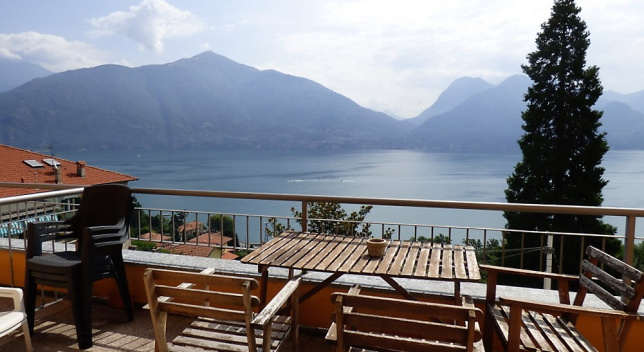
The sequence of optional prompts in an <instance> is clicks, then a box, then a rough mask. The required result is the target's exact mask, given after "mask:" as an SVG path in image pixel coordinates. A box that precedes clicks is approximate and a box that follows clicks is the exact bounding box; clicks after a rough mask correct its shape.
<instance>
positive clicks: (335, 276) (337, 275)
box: [300, 272, 343, 304]
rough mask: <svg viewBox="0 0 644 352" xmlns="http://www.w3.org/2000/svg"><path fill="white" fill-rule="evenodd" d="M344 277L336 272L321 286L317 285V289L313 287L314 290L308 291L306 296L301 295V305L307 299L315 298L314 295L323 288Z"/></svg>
mask: <svg viewBox="0 0 644 352" xmlns="http://www.w3.org/2000/svg"><path fill="white" fill-rule="evenodd" d="M342 275H343V273H338V272H335V273H333V274H331V276H329V277H327V278H326V279H324V281H322V282H320V283H319V284H317V285H315V287H313V288H312V289H310V290H308V291H306V293H305V294H303V295H300V304H302V302H304V301H306V300H307V299H309V298H311V296H313V295H314V294H316V293H318V292H320V291H321V290H322V289H323V288H325V287H327V286H329V284H330V283H332V282H333V281H335V280H337V279H338V278H339V277H340V276H342Z"/></svg>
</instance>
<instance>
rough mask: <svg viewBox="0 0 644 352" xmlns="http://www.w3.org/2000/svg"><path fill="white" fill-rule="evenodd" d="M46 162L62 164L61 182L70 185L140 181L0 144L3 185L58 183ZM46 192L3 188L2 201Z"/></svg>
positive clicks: (81, 162)
mask: <svg viewBox="0 0 644 352" xmlns="http://www.w3.org/2000/svg"><path fill="white" fill-rule="evenodd" d="M43 159H54V160H56V161H57V162H58V163H60V165H58V169H59V170H60V183H63V184H69V185H79V186H89V185H96V184H105V183H117V182H118V183H123V182H129V181H135V180H138V178H136V177H134V176H129V175H125V174H122V173H118V172H114V171H109V170H105V169H100V168H97V167H93V166H89V165H86V164H85V162H83V161H70V160H65V159H61V158H59V157H52V156H50V155H46V154H41V153H35V152H31V151H28V150H24V149H19V148H15V147H10V146H7V145H3V144H0V163H1V164H0V182H13V183H50V184H55V183H56V173H55V170H54V168H53V167H52V166H49V165H47V164H46V163H45V162H43ZM25 160H36V161H37V162H38V163H40V164H41V165H43V166H42V167H38V168H34V167H31V166H29V165H28V164H27V163H25ZM78 164H81V165H84V168H85V176H84V177H82V176H79V174H78V167H79V165H78ZM45 191H47V190H42V189H31V188H0V198H2V197H11V196H18V195H24V194H32V193H39V192H45Z"/></svg>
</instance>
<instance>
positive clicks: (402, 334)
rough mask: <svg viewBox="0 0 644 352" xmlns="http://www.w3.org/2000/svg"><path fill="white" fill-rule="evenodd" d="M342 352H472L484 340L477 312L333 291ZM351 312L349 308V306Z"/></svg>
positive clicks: (460, 307)
mask: <svg viewBox="0 0 644 352" xmlns="http://www.w3.org/2000/svg"><path fill="white" fill-rule="evenodd" d="M331 298H332V300H333V301H334V302H335V305H336V309H335V316H336V321H335V323H336V326H337V348H338V352H343V351H347V350H348V349H349V348H350V347H361V348H367V349H369V348H373V349H377V350H392V351H463V350H466V351H472V350H474V346H473V345H474V343H475V342H477V341H480V340H481V337H482V336H481V332H480V331H479V330H478V328H477V323H476V322H477V315H478V318H479V319H482V314H483V313H482V312H481V311H480V310H479V309H477V308H469V307H463V306H456V305H447V304H438V303H428V302H417V301H409V300H400V299H392V298H383V297H375V296H366V295H351V294H346V293H334V294H333V295H332V297H331ZM347 307H348V309H345V308H347Z"/></svg>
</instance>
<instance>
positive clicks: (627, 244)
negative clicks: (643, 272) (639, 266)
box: [624, 215, 636, 265]
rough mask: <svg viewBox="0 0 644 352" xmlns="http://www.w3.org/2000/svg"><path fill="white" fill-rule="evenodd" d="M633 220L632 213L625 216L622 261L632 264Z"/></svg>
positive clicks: (633, 244)
mask: <svg viewBox="0 0 644 352" xmlns="http://www.w3.org/2000/svg"><path fill="white" fill-rule="evenodd" d="M635 220H636V217H635V216H634V215H628V216H627V217H626V233H625V234H624V236H625V237H624V261H625V262H626V264H628V265H633V261H634V253H635Z"/></svg>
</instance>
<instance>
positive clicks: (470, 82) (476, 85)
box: [409, 77, 494, 126]
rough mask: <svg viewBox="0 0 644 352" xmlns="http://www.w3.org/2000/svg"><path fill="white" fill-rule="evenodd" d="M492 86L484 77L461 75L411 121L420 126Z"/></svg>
mask: <svg viewBox="0 0 644 352" xmlns="http://www.w3.org/2000/svg"><path fill="white" fill-rule="evenodd" d="M492 87H494V86H493V85H492V84H490V83H488V82H486V81H485V80H483V79H482V78H472V77H461V78H459V79H457V80H455V81H454V82H452V83H451V84H450V85H449V87H447V89H446V90H445V91H444V92H443V93H441V95H439V96H438V99H436V102H434V104H433V105H432V106H430V107H429V108H427V109H425V111H423V112H422V113H420V115H418V116H417V117H414V118H413V119H409V121H411V122H413V123H414V124H415V125H416V126H419V125H421V124H422V123H423V122H425V121H427V119H429V118H431V117H432V116H436V115H440V114H442V113H444V112H447V111H449V110H451V109H453V108H455V107H456V106H458V105H459V104H461V103H463V102H464V101H465V100H467V99H468V98H470V97H472V96H473V95H476V94H478V93H481V92H483V91H486V90H488V89H490V88H492Z"/></svg>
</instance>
